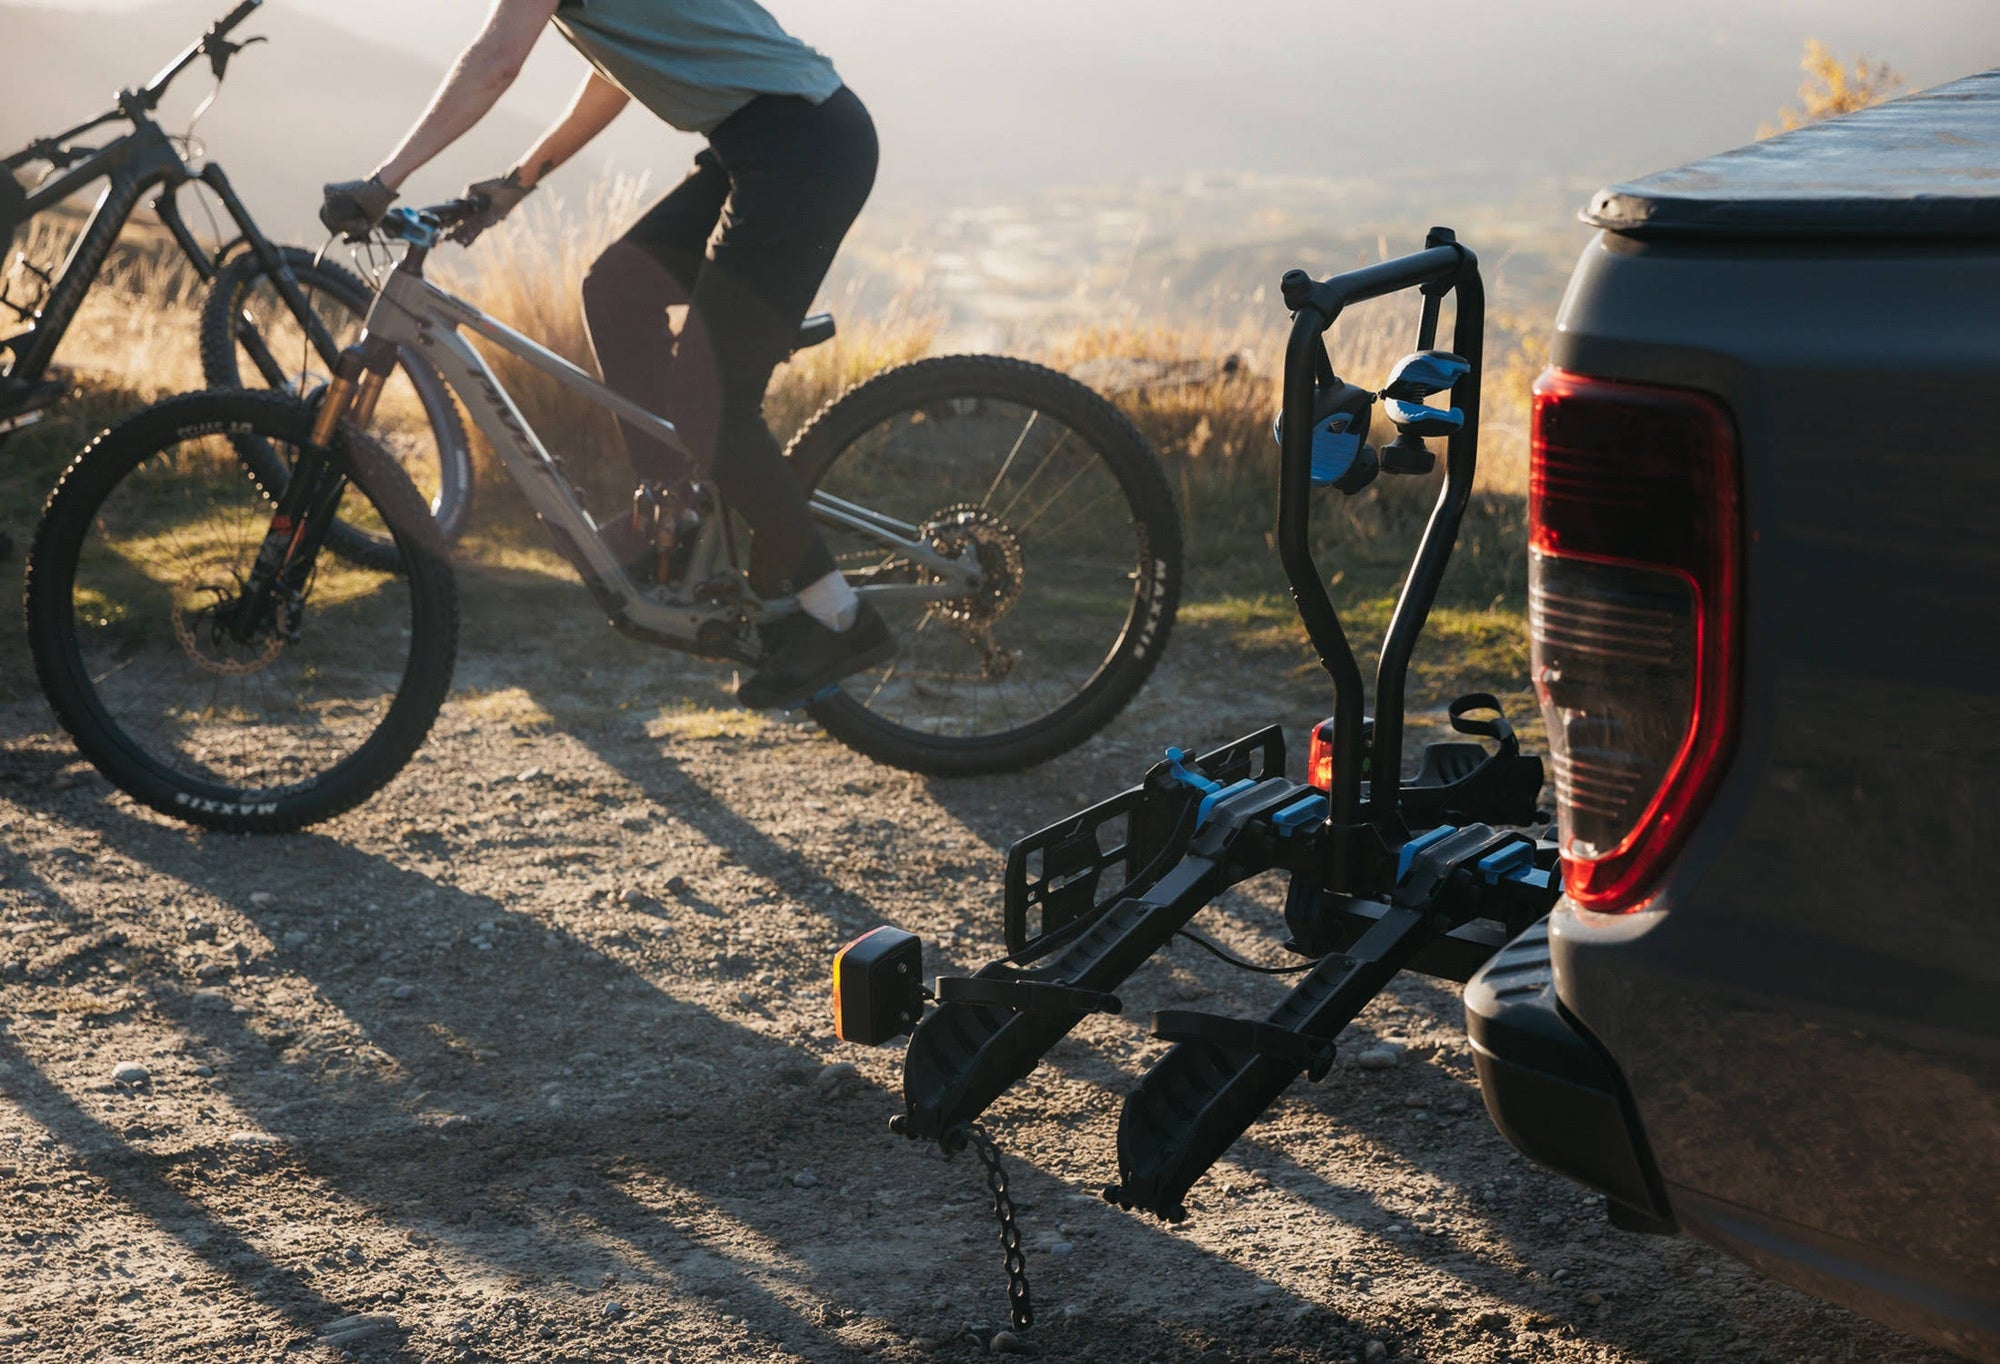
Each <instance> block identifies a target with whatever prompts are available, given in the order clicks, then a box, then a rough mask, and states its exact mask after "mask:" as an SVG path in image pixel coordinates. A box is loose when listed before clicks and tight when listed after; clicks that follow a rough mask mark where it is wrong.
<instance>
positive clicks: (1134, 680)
mask: <svg viewBox="0 0 2000 1364" xmlns="http://www.w3.org/2000/svg"><path fill="white" fill-rule="evenodd" d="M789 454H790V456H791V458H792V460H793V461H794V464H795V466H796V468H797V470H798V473H799V477H800V479H801V481H802V482H803V483H805V484H806V485H807V486H808V487H810V488H812V489H813V490H815V491H818V492H823V493H827V494H830V495H832V496H834V497H838V498H841V499H844V500H846V501H848V502H851V503H856V504H859V505H860V506H862V507H865V508H867V509H868V510H870V511H871V512H874V513H877V514H879V515H883V516H888V517H892V518H895V519H896V520H898V521H900V522H902V523H904V524H906V525H910V526H916V527H919V528H921V533H922V535H923V537H924V538H925V540H926V541H927V542H928V543H929V544H930V545H931V546H932V547H933V548H936V549H939V550H942V551H943V552H945V553H946V554H948V555H950V556H951V557H954V558H956V557H960V556H962V555H965V554H967V553H970V554H973V555H975V556H976V557H977V559H978V561H979V564H980V568H981V574H982V582H981V586H980V588H979V590H978V591H977V592H975V593H972V594H970V595H968V596H966V597H962V598H958V599H954V600H949V601H929V602H922V601H905V602H900V603H897V602H890V603H888V604H886V605H884V606H883V614H884V616H885V617H887V618H888V620H889V623H890V625H891V626H892V628H894V629H895V631H896V634H897V636H898V640H899V643H900V646H901V647H900V652H899V654H898V656H897V657H896V658H895V659H894V660H892V661H891V662H890V663H888V664H887V665H885V666H883V667H881V668H878V669H875V670H873V671H872V672H867V673H861V674H858V675H856V676H854V677H852V678H849V679H848V680H847V682H846V683H845V684H843V686H842V687H841V689H840V690H839V691H837V692H835V693H833V694H832V695H829V696H826V697H823V698H822V699H820V700H818V701H816V702H814V703H813V704H812V705H811V706H810V707H808V711H809V713H810V714H811V715H812V716H813V718H814V719H816V720H818V721H819V723H820V724H821V725H822V726H824V727H825V728H826V730H827V732H828V733H830V734H832V735H833V736H834V737H835V738H837V739H839V740H840V741H841V742H843V743H845V744H848V745H849V746H850V747H853V748H855V749H858V750H859V751H861V752H863V753H866V754H867V755H869V756H870V757H872V758H875V759H877V760H878V761H881V762H885V763H889V764H891V765H893V766H896V767H903V768H908V769H910V770H913V771H917V772H924V773H928V774H931V775H938V776H965V775H973V774H978V773H991V772H1009V771H1015V770H1018V769H1020V768H1023V767H1029V766H1032V765H1034V764H1036V763H1039V762H1044V761H1046V760H1047V759H1049V758H1051V757H1054V756H1055V755H1057V754H1059V753H1063V752H1066V751H1067V750H1069V749H1071V748H1073V747H1075V746H1076V745H1077V744H1080V743H1082V742H1083V741H1084V740H1085V739H1087V738H1089V737H1090V736H1091V735H1093V734H1095V733H1097V732H1098V731H1099V730H1100V729H1102V728H1103V727H1104V726H1105V725H1107V724H1108V723H1110V721H1111V720H1112V719H1113V718H1114V717H1115V716H1116V715H1117V714H1118V712H1119V711H1120V710H1122V709H1123V708H1124V706H1125V704H1126V702H1128V701H1129V700H1131V698H1132V696H1133V695H1134V694H1135V693H1136V692H1137V691H1138V690H1139V688H1140V687H1141V686H1143V685H1144V684H1145V681H1146V679H1147V677H1148V676H1150V675H1151V673H1152V671H1153V667H1154V665H1155V664H1156V663H1157V662H1158V661H1159V657H1160V653H1161V651H1162V650H1163V649H1164V648H1165V647H1166V643H1167V637H1168V635H1169V633H1170V632H1171V630H1172V628H1173V622H1174V612H1175V609H1176V607H1177V605H1178V603H1179V601H1180V588H1181V528H1180V518H1179V515H1178V514H1177V512H1176V510H1175V507H1174V500H1173V495H1172V493H1171V492H1170V491H1169V489H1168V487H1167V481H1166V477H1165V475H1164V474H1163V473H1162V472H1161V470H1160V466H1159V462H1158V461H1157V460H1156V459H1155V458H1154V456H1153V453H1152V451H1151V449H1150V448H1149V447H1148V446H1147V444H1146V441H1145V438H1144V437H1143V436H1141V435H1140V434H1139V432H1138V431H1137V430H1136V429H1135V428H1134V427H1133V426H1132V424H1131V423H1130V422H1129V421H1127V420H1126V419H1125V417H1124V415H1123V414H1122V413H1120V412H1119V411H1118V409H1117V408H1115V407H1113V406H1112V405H1111V404H1110V403H1109V402H1107V401H1106V400H1105V399H1104V398H1102V397H1100V396H1099V395H1098V394H1096V393H1094V392H1092V391H1091V390H1090V389H1088V388H1086V387H1084V386H1083V385H1082V384H1080V383H1077V382H1076V381H1075V380H1074V379H1071V378H1069V377H1067V376H1066V375H1062V374H1059V373H1057V372H1055V371H1054V370H1050V369H1045V368H1043V367H1041V366H1039V365H1032V364H1028V363H1027V362H1025V361H1021V360H1013V359H1007V358H1005V357H1001V356H987V355H965V356H947V357H943V358H939V359H934V360H923V361H919V362H917V363H915V364H911V365H905V366H902V367H900V368H897V369H894V370H890V371H889V372H887V373H885V374H882V375H879V376H877V377H876V378H874V379H872V380H870V381H868V382H867V383H865V384H863V385H861V386H860V387H858V388H856V389H854V390H852V391H851V392H849V393H847V394H845V395H844V396H842V397H841V398H839V399H837V400H835V401H834V402H833V403H831V404H829V405H828V406H827V407H826V408H825V409H824V410H822V411H821V412H820V414H819V415H818V416H816V417H815V418H813V420H812V421H811V423H809V424H808V425H807V426H806V428H805V429H804V430H803V431H801V432H800V433H799V435H798V437H797V439H796V440H794V441H793V443H792V447H791V450H790V452H789ZM821 529H822V532H823V533H824V534H825V536H826V539H827V544H828V547H829V548H830V549H831V550H832V551H833V554H834V558H835V561H836V562H837V563H838V564H839V565H840V566H841V569H842V570H843V572H845V573H846V574H847V575H848V577H849V579H850V580H851V581H853V582H854V583H855V584H856V585H857V586H858V587H863V588H865V587H867V586H868V585H870V584H880V585H885V586H886V585H892V584H905V583H912V582H922V581H924V573H923V570H921V569H920V568H917V567H916V566H914V565H912V564H911V563H910V562H909V561H908V560H907V559H901V558H899V556H897V555H895V554H893V553H891V552H890V551H888V550H887V549H885V548H884V546H883V545H882V543H881V542H880V541H879V540H875V539H871V538H869V537H868V536H866V535H863V534H861V533H859V532H856V531H853V530H849V529H846V528H844V527H838V526H832V525H827V524H825V523H822V526H821Z"/></svg>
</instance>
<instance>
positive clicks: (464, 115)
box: [375, 0, 559, 189]
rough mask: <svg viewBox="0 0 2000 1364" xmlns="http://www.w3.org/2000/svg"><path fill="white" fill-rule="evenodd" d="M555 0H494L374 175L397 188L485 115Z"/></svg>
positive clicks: (531, 47)
mask: <svg viewBox="0 0 2000 1364" xmlns="http://www.w3.org/2000/svg"><path fill="white" fill-rule="evenodd" d="M558 3H559V0H493V10H492V12H491V13H490V14H488V15H487V16H486V27H485V28H484V29H483V30H481V32H480V34H479V36H478V37H477V38H474V39H473V40H472V42H471V44H470V45H469V46H468V47H467V48H466V49H465V51H463V52H461V53H460V54H459V56H458V60H457V61H456V62H454V63H453V64H452V68H451V71H450V73H449V74H448V75H446V76H445V78H444V83H443V84H442V85H440V86H438V89H437V93H436V94H435V95H433V96H431V103H430V107H429V108H428V109H426V110H424V115H423V117H422V118H420V119H418V120H417V124H416V126H415V127H414V128H412V129H410V131H409V133H408V135H407V136H405V137H404V138H403V141H402V143H401V145H399V146H398V147H397V148H396V150H395V151H393V152H391V153H390V154H389V159H388V160H386V161H384V162H383V163H382V164H381V165H380V166H379V167H377V168H376V171H375V175H376V177H377V178H379V179H380V180H381V182H382V183H383V184H385V185H387V186H388V187H389V188H390V189H399V188H401V186H402V183H403V181H404V180H406V179H408V178H409V177H410V175H411V174H412V173H414V172H415V171H416V169H417V168H418V167H419V166H422V165H423V164H424V163H425V162H427V161H429V160H430V159H431V158H432V157H434V156H436V155H437V154H438V153H439V152H441V151H443V150H444V149H445V148H446V147H449V146H450V145H451V144H452V143H454V142H456V141H458V139H459V138H460V137H462V136H464V134H465V133H466V132H467V130H469V129H470V128H471V127H472V126H473V125H474V124H475V123H477V122H479V120H480V119H482V118H484V117H485V116H486V111H487V110H489V109H491V108H492V107H493V105H494V104H495V103H496V102H497V101H498V100H499V98H500V96H501V95H503V94H505V93H506V90H507V87H508V86H510V85H512V84H513V83H514V77H516V76H518V75H520V74H521V63H523V62H525V61H526V60H527V59H528V54H529V53H530V52H532V51H533V50H534V47H535V41H536V40H537V39H538V38H540V37H541V36H542V30H543V29H544V28H546V27H548V22H549V19H550V17H551V16H553V15H554V14H555V12H556V5H557V4H558Z"/></svg>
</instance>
